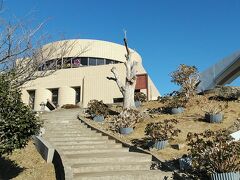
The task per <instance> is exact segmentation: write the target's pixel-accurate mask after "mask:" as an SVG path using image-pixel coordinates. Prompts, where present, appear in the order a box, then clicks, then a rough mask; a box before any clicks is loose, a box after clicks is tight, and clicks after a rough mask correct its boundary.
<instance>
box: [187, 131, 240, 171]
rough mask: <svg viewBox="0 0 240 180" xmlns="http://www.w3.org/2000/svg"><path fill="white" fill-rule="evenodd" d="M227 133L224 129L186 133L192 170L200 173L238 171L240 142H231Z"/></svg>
mask: <svg viewBox="0 0 240 180" xmlns="http://www.w3.org/2000/svg"><path fill="white" fill-rule="evenodd" d="M229 133H230V132H229V131H228V130H225V129H222V130H219V131H216V132H214V131H211V130H206V131H205V132H203V133H188V135H187V142H188V146H189V149H188V151H190V156H191V157H192V165H193V168H194V170H197V171H198V172H200V173H215V172H216V173H225V172H237V171H240V142H239V141H238V142H237V141H233V139H232V137H231V136H230V135H229Z"/></svg>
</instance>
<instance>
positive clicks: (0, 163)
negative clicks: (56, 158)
mask: <svg viewBox="0 0 240 180" xmlns="http://www.w3.org/2000/svg"><path fill="white" fill-rule="evenodd" d="M0 179H1V180H7V179H15V180H43V179H44V180H55V179H56V178H55V171H54V166H53V165H52V164H47V163H46V162H45V161H44V160H43V159H42V157H41V156H40V154H39V153H38V152H37V150H36V149H35V146H34V144H33V142H32V141H30V142H29V144H28V145H27V146H26V148H24V149H22V150H16V151H14V152H13V154H11V155H9V156H4V157H2V158H0Z"/></svg>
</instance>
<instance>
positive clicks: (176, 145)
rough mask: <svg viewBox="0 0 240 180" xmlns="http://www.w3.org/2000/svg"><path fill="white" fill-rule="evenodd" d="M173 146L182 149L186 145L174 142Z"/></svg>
mask: <svg viewBox="0 0 240 180" xmlns="http://www.w3.org/2000/svg"><path fill="white" fill-rule="evenodd" d="M171 146H172V148H173V149H177V150H181V149H183V148H184V147H185V144H173V145H171Z"/></svg>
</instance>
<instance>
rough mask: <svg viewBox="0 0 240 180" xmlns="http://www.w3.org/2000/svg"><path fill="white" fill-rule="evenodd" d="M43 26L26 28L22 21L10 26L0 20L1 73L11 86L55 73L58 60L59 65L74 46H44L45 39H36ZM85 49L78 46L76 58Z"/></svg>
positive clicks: (86, 48)
mask: <svg viewBox="0 0 240 180" xmlns="http://www.w3.org/2000/svg"><path fill="white" fill-rule="evenodd" d="M43 25H44V23H41V24H39V25H38V26H37V27H36V28H34V29H28V28H27V26H25V24H24V23H22V22H18V23H15V24H11V23H7V22H6V21H5V20H3V19H2V20H0V72H1V73H9V75H10V76H9V78H11V82H12V87H20V86H22V85H23V84H24V83H26V82H28V81H31V80H34V79H36V78H40V77H44V76H48V75H50V74H52V73H54V72H55V71H56V70H57V69H58V68H57V63H58V61H60V62H61V63H60V64H61V66H62V65H63V64H64V57H65V56H67V54H68V53H70V52H71V51H72V49H73V47H74V46H76V41H75V40H72V41H59V42H56V43H54V44H48V45H47V46H43V44H45V40H46V39H47V38H48V36H46V35H41V36H39V37H37V33H38V32H39V30H40V29H41V28H42V26H43ZM88 47H89V46H85V47H79V51H78V52H77V53H76V57H77V56H79V55H80V54H82V53H84V52H86V51H87V50H88ZM54 57H58V59H53V58H54ZM49 60H51V61H49Z"/></svg>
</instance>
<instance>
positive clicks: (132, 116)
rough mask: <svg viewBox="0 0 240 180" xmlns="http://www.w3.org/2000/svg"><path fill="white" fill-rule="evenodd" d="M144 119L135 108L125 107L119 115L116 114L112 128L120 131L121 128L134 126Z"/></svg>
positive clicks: (111, 123)
mask: <svg viewBox="0 0 240 180" xmlns="http://www.w3.org/2000/svg"><path fill="white" fill-rule="evenodd" d="M141 120H142V114H141V113H140V112H139V111H137V110H135V109H124V110H123V111H122V112H121V113H120V114H119V115H117V116H114V117H113V119H112V121H111V122H110V129H111V130H113V131H116V132H119V129H120V128H127V127H132V128H134V127H135V125H136V123H138V122H139V121H141Z"/></svg>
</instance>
